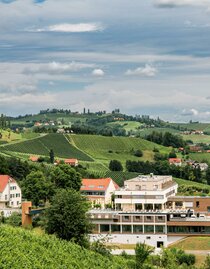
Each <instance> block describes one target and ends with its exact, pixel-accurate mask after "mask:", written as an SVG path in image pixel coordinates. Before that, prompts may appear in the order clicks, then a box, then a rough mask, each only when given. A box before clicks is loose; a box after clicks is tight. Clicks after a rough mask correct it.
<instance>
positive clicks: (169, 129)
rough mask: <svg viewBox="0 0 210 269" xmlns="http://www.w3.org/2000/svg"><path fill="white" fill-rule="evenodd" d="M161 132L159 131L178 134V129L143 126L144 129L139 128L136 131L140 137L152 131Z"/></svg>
mask: <svg viewBox="0 0 210 269" xmlns="http://www.w3.org/2000/svg"><path fill="white" fill-rule="evenodd" d="M154 131H155V132H159V133H160V132H161V133H165V132H169V133H172V134H179V133H180V131H179V130H176V129H173V128H144V129H141V130H139V131H138V134H139V135H140V136H141V137H144V136H145V135H148V134H151V133H152V132H154Z"/></svg>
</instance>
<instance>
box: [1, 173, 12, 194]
mask: <svg viewBox="0 0 210 269" xmlns="http://www.w3.org/2000/svg"><path fill="white" fill-rule="evenodd" d="M9 179H11V182H13V183H15V180H14V179H13V178H12V177H10V176H8V175H0V192H3V191H4V189H5V188H6V186H7V184H8V182H9Z"/></svg>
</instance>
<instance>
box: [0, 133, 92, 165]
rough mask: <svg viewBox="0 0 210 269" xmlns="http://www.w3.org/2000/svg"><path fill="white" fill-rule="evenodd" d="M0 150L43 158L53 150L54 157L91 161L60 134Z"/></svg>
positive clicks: (49, 135) (19, 143)
mask: <svg viewBox="0 0 210 269" xmlns="http://www.w3.org/2000/svg"><path fill="white" fill-rule="evenodd" d="M1 149H2V150H3V151H7V152H19V153H27V154H35V155H44V156H49V151H50V149H53V150H54V153H55V156H56V157H60V158H77V159H79V160H84V161H92V159H91V158H90V157H89V156H88V155H86V154H85V153H84V152H82V151H80V150H79V149H77V148H75V147H74V146H73V145H71V144H70V143H69V141H68V139H66V137H65V136H64V135H62V134H48V135H46V136H42V137H40V138H35V139H31V140H26V141H23V142H18V143H15V144H10V145H6V146H4V145H2V146H1Z"/></svg>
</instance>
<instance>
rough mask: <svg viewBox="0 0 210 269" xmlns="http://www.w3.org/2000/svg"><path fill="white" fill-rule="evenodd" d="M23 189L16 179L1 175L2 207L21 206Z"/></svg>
mask: <svg viewBox="0 0 210 269" xmlns="http://www.w3.org/2000/svg"><path fill="white" fill-rule="evenodd" d="M21 199H22V195H21V189H20V187H19V185H18V183H17V182H16V180H15V179H14V178H12V177H10V176H8V175H0V208H1V209H2V208H6V207H11V208H19V207H20V206H21Z"/></svg>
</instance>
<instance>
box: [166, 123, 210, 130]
mask: <svg viewBox="0 0 210 269" xmlns="http://www.w3.org/2000/svg"><path fill="white" fill-rule="evenodd" d="M170 125H172V126H176V127H177V126H180V127H182V128H186V129H187V130H201V131H208V130H210V123H170Z"/></svg>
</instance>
